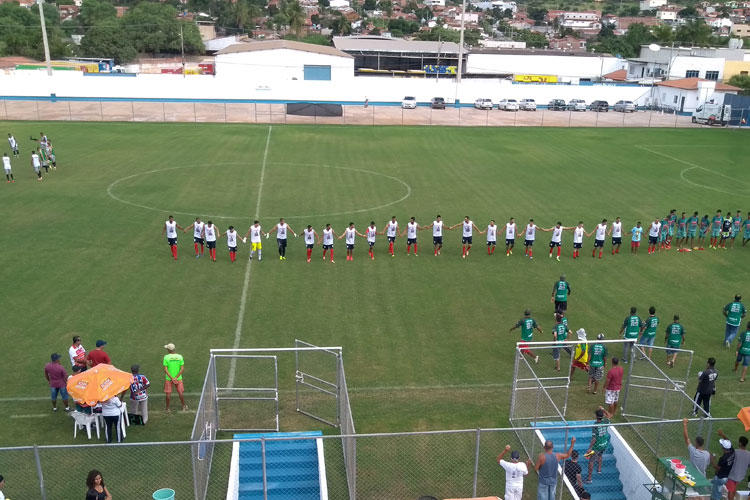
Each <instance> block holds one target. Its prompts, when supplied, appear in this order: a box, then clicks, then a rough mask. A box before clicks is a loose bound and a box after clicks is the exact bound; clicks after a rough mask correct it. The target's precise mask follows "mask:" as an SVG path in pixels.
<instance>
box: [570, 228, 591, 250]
mask: <svg viewBox="0 0 750 500" xmlns="http://www.w3.org/2000/svg"><path fill="white" fill-rule="evenodd" d="M584 236H591V234H590V233H587V232H586V230H585V229H584V228H583V221H578V225H577V226H576V227H575V228H573V258H574V259H577V258H578V257H580V256H581V248H582V247H583V237H584Z"/></svg>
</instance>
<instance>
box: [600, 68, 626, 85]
mask: <svg viewBox="0 0 750 500" xmlns="http://www.w3.org/2000/svg"><path fill="white" fill-rule="evenodd" d="M602 78H603V79H604V80H606V81H610V82H626V81H628V70H626V69H618V70H617V71H613V72H611V73H607V74H606V75H602Z"/></svg>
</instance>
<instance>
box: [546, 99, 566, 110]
mask: <svg viewBox="0 0 750 500" xmlns="http://www.w3.org/2000/svg"><path fill="white" fill-rule="evenodd" d="M547 109H550V110H552V111H565V110H566V109H568V107H567V104H565V101H564V100H562V99H552V100H551V101H550V102H549V104H547Z"/></svg>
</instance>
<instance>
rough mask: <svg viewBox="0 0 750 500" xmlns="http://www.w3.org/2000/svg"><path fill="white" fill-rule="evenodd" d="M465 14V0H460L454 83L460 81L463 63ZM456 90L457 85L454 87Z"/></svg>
mask: <svg viewBox="0 0 750 500" xmlns="http://www.w3.org/2000/svg"><path fill="white" fill-rule="evenodd" d="M465 16H466V0H463V1H462V2H461V35H460V36H459V39H458V74H457V75H456V84H459V83H461V71H462V70H463V65H464V64H463V63H464V17H465ZM456 92H458V87H457V88H456Z"/></svg>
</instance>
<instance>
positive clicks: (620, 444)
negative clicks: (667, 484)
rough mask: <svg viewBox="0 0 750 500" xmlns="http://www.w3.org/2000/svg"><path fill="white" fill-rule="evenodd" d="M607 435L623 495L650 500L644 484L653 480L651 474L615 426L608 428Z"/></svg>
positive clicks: (634, 499) (636, 499)
mask: <svg viewBox="0 0 750 500" xmlns="http://www.w3.org/2000/svg"><path fill="white" fill-rule="evenodd" d="M609 435H610V441H611V443H612V450H613V453H614V455H615V458H616V459H617V469H618V470H619V471H620V481H621V482H622V492H623V493H624V494H625V497H626V498H627V499H628V500H651V494H650V493H649V491H648V490H647V489H646V487H645V486H644V485H645V484H647V483H653V482H654V476H653V474H651V473H650V472H649V471H648V469H647V468H646V466H645V465H643V462H641V461H640V459H639V458H638V455H636V454H635V453H634V452H633V450H632V449H631V448H630V446H629V445H628V443H627V442H626V441H625V439H623V437H622V435H621V434H620V432H619V431H618V430H617V429H616V428H610V430H609Z"/></svg>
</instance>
